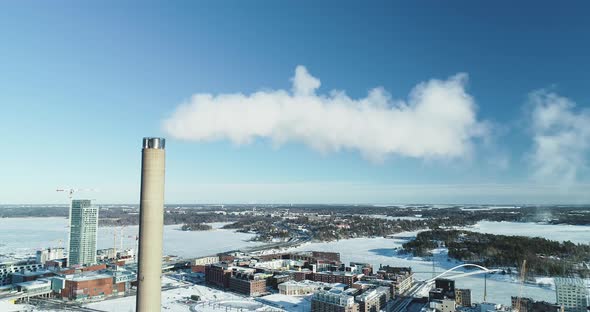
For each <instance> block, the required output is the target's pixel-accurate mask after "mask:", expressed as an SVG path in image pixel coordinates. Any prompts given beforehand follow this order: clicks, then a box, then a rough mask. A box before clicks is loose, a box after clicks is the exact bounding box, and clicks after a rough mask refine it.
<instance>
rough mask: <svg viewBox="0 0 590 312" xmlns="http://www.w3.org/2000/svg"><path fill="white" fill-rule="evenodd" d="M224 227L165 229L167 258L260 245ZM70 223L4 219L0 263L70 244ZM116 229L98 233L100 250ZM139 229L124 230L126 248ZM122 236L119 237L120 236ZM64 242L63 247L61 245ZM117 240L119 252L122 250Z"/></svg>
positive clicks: (1, 221)
mask: <svg viewBox="0 0 590 312" xmlns="http://www.w3.org/2000/svg"><path fill="white" fill-rule="evenodd" d="M223 224H225V223H212V224H211V225H212V226H213V230H211V231H195V232H191V231H180V230H179V228H180V227H181V226H180V225H166V226H164V254H167V255H177V256H181V257H198V256H206V255H211V254H215V253H218V252H222V251H228V250H233V249H237V248H243V247H249V246H256V245H259V244H260V243H259V242H250V241H248V240H249V239H251V238H253V237H254V235H252V234H246V233H238V232H234V231H231V230H223V229H220V227H221V226H223ZM66 225H67V219H65V218H1V219H0V259H1V258H3V256H4V257H6V256H9V257H17V258H18V257H26V256H27V255H34V254H35V251H36V250H38V249H42V248H47V247H58V246H60V244H61V246H65V245H66V244H67V228H66ZM114 230H115V228H113V227H100V228H99V229H98V248H99V249H100V248H110V247H113V244H114V236H113V234H114ZM138 230H139V227H138V226H137V225H136V226H128V227H125V228H124V229H123V235H122V236H123V248H136V243H137V242H136V240H135V237H136V236H137V234H138ZM117 235H119V234H117ZM60 240H61V243H60ZM120 245H121V244H120V239H119V238H117V248H120V247H121V246H120Z"/></svg>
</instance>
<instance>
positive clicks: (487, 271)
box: [425, 263, 502, 284]
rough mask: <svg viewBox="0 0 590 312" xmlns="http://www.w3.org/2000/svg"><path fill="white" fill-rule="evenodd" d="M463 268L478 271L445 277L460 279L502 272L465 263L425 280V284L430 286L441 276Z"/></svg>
mask: <svg viewBox="0 0 590 312" xmlns="http://www.w3.org/2000/svg"><path fill="white" fill-rule="evenodd" d="M465 267H474V268H478V269H479V270H478V271H474V272H461V273H459V274H455V275H450V276H447V277H448V278H453V279H454V278H461V277H466V276H471V275H477V274H485V273H497V272H502V270H500V269H488V268H486V267H483V266H481V265H477V264H472V263H465V264H461V265H458V266H456V267H453V268H450V269H448V270H446V271H444V272H442V273H440V274H439V275H437V276H435V277H433V278H431V279H429V280H426V281H425V282H426V283H427V284H432V283H434V281H435V280H436V279H437V278H441V277H443V276H445V275H447V274H449V273H452V272H454V271H455V270H457V269H460V268H465Z"/></svg>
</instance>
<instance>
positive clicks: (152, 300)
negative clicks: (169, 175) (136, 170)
mask: <svg viewBox="0 0 590 312" xmlns="http://www.w3.org/2000/svg"><path fill="white" fill-rule="evenodd" d="M165 143H166V141H165V139H163V138H144V139H143V149H142V160H141V202H140V205H139V264H138V271H137V273H138V274H137V302H136V310H137V311H140V312H149V311H160V300H161V291H162V289H161V283H162V282H161V277H162V237H163V226H164V168H165V158H166V152H165V150H164V147H165V145H166V144H165Z"/></svg>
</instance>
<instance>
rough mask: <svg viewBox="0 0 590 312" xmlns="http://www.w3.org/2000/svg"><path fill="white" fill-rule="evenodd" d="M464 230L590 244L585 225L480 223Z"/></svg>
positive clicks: (589, 230)
mask: <svg viewBox="0 0 590 312" xmlns="http://www.w3.org/2000/svg"><path fill="white" fill-rule="evenodd" d="M465 229H466V230H469V231H473V232H479V233H488V234H501V235H520V236H529V237H542V238H546V239H550V240H556V241H562V242H563V241H567V240H570V241H572V242H573V243H576V244H578V243H580V244H590V226H587V225H569V224H541V223H522V222H491V221H480V222H478V223H477V224H475V225H474V226H471V227H466V228H465Z"/></svg>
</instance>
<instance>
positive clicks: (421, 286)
mask: <svg viewBox="0 0 590 312" xmlns="http://www.w3.org/2000/svg"><path fill="white" fill-rule="evenodd" d="M465 267H470V268H477V269H479V270H477V271H471V272H455V271H456V270H458V269H461V268H465ZM497 272H502V270H501V269H488V268H486V267H483V266H481V265H477V264H471V263H465V264H461V265H458V266H456V267H453V268H450V269H448V270H446V271H444V272H442V273H440V274H438V275H437V276H435V277H433V278H431V279H428V280H425V281H418V282H416V284H415V285H414V287H412V288H411V289H409V290H408V291H407V292H406V293H405V295H406V296H409V297H413V296H424V295H427V294H426V292H427V291H428V290H430V288H431V287H432V284H434V281H435V280H436V279H437V278H440V277H447V278H451V279H457V278H461V277H466V276H471V275H478V274H487V273H497ZM452 273H458V274H452Z"/></svg>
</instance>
